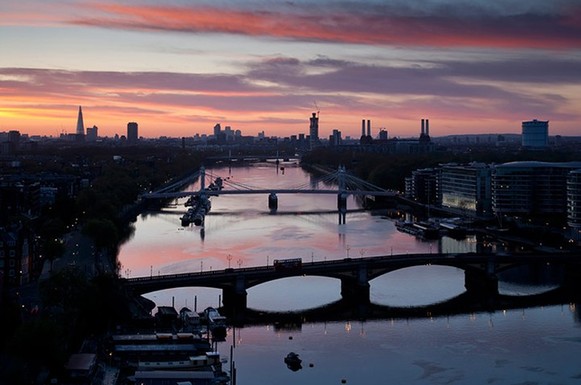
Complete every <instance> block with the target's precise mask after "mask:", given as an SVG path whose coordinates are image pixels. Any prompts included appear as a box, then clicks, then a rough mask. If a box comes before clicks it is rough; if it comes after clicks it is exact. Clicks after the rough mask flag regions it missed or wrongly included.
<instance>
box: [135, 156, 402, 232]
mask: <svg viewBox="0 0 581 385" xmlns="http://www.w3.org/2000/svg"><path fill="white" fill-rule="evenodd" d="M207 177H209V178H210V180H211V182H210V183H208V181H206V179H207ZM193 178H199V180H200V189H199V190H198V191H183V190H182V188H183V185H184V183H181V182H180V181H177V182H175V183H174V184H172V185H171V186H166V187H164V188H163V189H160V190H157V191H152V192H150V193H146V194H143V195H141V198H142V199H145V200H148V199H149V200H164V199H177V198H185V197H198V198H201V199H207V198H208V197H211V196H218V195H243V194H268V196H269V201H268V205H269V208H270V209H271V210H276V208H277V207H278V197H277V196H278V194H334V195H337V210H338V213H339V223H340V224H341V223H345V216H346V212H347V197H348V196H349V195H355V196H363V197H373V198H375V197H391V198H395V197H396V196H397V195H398V193H397V192H395V191H391V190H386V189H383V188H381V187H378V186H375V185H373V184H372V183H369V182H367V181H364V180H363V179H359V178H357V177H355V176H353V175H350V174H348V173H347V171H346V170H345V168H344V167H339V169H338V170H337V171H335V172H329V173H327V174H326V175H324V176H323V177H322V178H320V179H319V180H316V181H311V182H310V183H308V184H304V185H301V186H297V187H293V188H260V187H259V188H257V187H252V186H249V185H245V184H241V183H237V182H233V181H232V180H230V179H229V178H225V179H224V178H221V177H219V176H216V175H212V174H210V173H207V172H206V169H205V168H204V167H201V168H200V170H199V171H198V172H196V173H194V174H193V175H192V176H191V177H189V179H188V180H192V179H193ZM217 180H220V184H221V187H220V188H216V185H215V182H216V181H217ZM313 185H316V186H317V185H324V186H337V187H336V188H313V187H312V186H313ZM206 186H208V187H206Z"/></svg>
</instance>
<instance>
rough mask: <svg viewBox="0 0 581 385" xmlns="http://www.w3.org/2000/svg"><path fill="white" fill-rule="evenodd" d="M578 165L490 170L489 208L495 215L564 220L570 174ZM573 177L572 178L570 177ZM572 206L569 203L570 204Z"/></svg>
mask: <svg viewBox="0 0 581 385" xmlns="http://www.w3.org/2000/svg"><path fill="white" fill-rule="evenodd" d="M578 169H581V162H562V163H559V162H537V161H528V162H527V161H525V162H510V163H504V164H499V165H496V166H495V167H494V171H493V174H492V206H493V210H494V213H495V214H496V215H506V216H528V217H533V218H544V219H549V218H551V217H554V218H559V219H563V220H564V219H565V215H566V214H567V204H568V200H567V195H568V191H567V189H568V186H570V187H571V192H572V194H573V196H572V198H574V186H575V182H574V181H575V179H570V181H571V182H570V183H569V180H568V178H569V177H570V172H571V171H574V170H578ZM571 178H574V177H571ZM570 202H571V203H573V201H570Z"/></svg>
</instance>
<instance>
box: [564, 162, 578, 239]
mask: <svg viewBox="0 0 581 385" xmlns="http://www.w3.org/2000/svg"><path fill="white" fill-rule="evenodd" d="M567 224H568V225H569V226H570V227H571V228H573V229H575V230H576V232H577V233H579V231H581V169H579V170H573V171H571V172H569V174H568V175H567Z"/></svg>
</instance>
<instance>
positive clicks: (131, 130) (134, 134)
mask: <svg viewBox="0 0 581 385" xmlns="http://www.w3.org/2000/svg"><path fill="white" fill-rule="evenodd" d="M138 139H139V133H138V126H137V123H136V122H129V123H127V143H137V141H138Z"/></svg>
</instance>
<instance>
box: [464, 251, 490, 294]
mask: <svg viewBox="0 0 581 385" xmlns="http://www.w3.org/2000/svg"><path fill="white" fill-rule="evenodd" d="M464 287H465V288H466V290H467V291H468V292H470V293H472V294H475V295H478V296H486V297H491V298H493V297H496V296H497V295H498V277H497V276H496V266H495V263H494V261H493V260H492V259H489V260H488V261H487V262H486V264H485V266H483V268H482V269H477V268H472V269H466V270H464Z"/></svg>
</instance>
